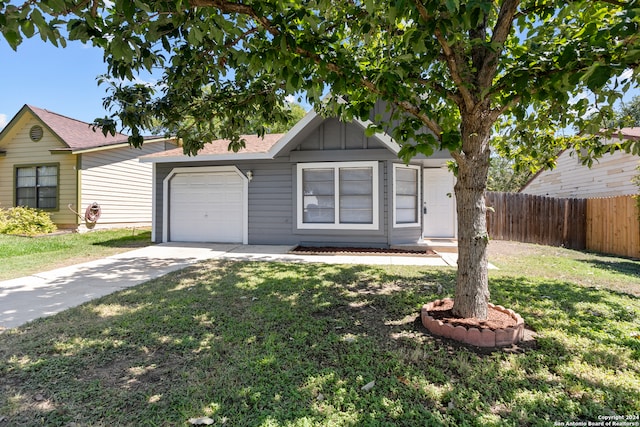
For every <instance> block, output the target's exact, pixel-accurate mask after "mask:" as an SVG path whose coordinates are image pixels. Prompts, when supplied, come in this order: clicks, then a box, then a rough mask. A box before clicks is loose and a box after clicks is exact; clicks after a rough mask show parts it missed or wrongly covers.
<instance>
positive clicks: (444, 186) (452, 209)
mask: <svg viewBox="0 0 640 427" xmlns="http://www.w3.org/2000/svg"><path fill="white" fill-rule="evenodd" d="M422 176H423V179H424V181H423V183H424V185H423V186H422V188H423V189H424V201H423V205H422V214H423V222H422V224H423V228H422V236H423V237H424V238H427V239H428V238H452V239H453V238H455V237H456V205H455V197H454V194H453V186H454V183H455V178H454V176H453V173H451V172H450V171H449V170H448V169H446V168H425V169H423V174H422Z"/></svg>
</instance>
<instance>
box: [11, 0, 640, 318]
mask: <svg viewBox="0 0 640 427" xmlns="http://www.w3.org/2000/svg"><path fill="white" fill-rule="evenodd" d="M0 27H1V28H2V33H3V34H4V36H5V38H6V40H7V41H8V42H9V43H10V44H11V45H12V46H13V47H17V46H18V45H19V43H20V41H21V39H22V37H23V36H27V37H30V36H32V35H34V34H35V33H39V34H40V36H41V37H42V38H43V39H44V40H50V41H53V42H54V43H55V42H60V41H61V40H62V39H64V38H68V39H78V40H81V41H83V42H87V43H93V44H94V45H96V46H99V47H101V48H103V49H104V52H105V59H106V62H107V64H108V79H109V80H110V82H111V84H112V93H111V94H110V95H109V97H108V98H107V100H106V102H107V103H109V104H110V105H112V106H114V108H115V109H114V115H113V116H112V117H109V118H106V119H104V120H102V121H100V124H101V125H103V126H105V129H107V130H112V129H113V127H114V126H115V125H116V124H117V123H121V124H122V125H123V126H125V127H127V128H129V129H130V131H131V132H132V139H131V142H132V143H134V144H139V142H140V137H139V136H140V134H141V132H142V130H143V128H144V127H145V126H147V125H148V124H149V123H150V121H151V120H152V119H153V118H157V119H160V120H161V121H162V122H164V123H166V124H167V127H169V128H173V127H175V126H179V123H178V122H179V120H184V119H185V118H187V120H186V121H187V122H190V123H195V126H192V127H191V128H190V129H181V130H179V131H178V135H179V136H182V137H183V138H184V143H185V145H184V147H185V150H186V151H187V152H189V153H196V152H197V151H198V149H200V148H201V147H202V145H203V144H204V143H206V142H207V141H209V140H211V139H213V138H214V137H225V138H229V139H230V140H231V148H237V147H239V146H241V145H242V141H241V139H240V138H239V137H238V130H239V129H242V128H243V126H245V125H246V123H245V122H246V117H247V116H249V115H252V116H256V117H259V120H258V122H259V123H269V122H271V121H280V120H285V119H286V116H287V112H286V108H285V107H284V105H285V104H284V102H283V100H284V99H285V97H286V96H289V95H292V94H303V95H300V96H306V98H307V100H308V101H309V102H310V103H311V104H313V105H315V106H316V108H318V109H319V110H320V111H321V112H323V113H326V114H336V115H339V116H340V117H342V118H344V119H349V118H352V117H360V118H364V119H368V118H369V113H370V111H371V110H372V107H373V105H374V103H375V102H376V101H378V100H382V101H384V102H385V103H386V104H387V105H388V107H389V114H387V115H382V116H378V117H375V120H374V121H373V124H372V125H371V126H370V131H371V132H373V131H385V130H386V131H388V132H390V133H391V135H392V136H393V137H394V138H395V140H396V141H397V142H398V143H399V144H400V145H401V147H402V150H401V151H400V156H401V157H402V158H403V159H405V160H409V159H410V158H412V157H413V156H415V155H416V154H418V153H423V154H426V155H429V154H431V153H433V151H434V150H436V149H444V150H448V151H449V152H450V153H451V156H452V157H453V159H454V160H455V170H456V173H457V183H456V186H455V193H456V201H457V206H458V232H459V236H458V245H459V246H458V249H459V252H458V253H459V258H458V274H457V286H456V291H455V307H454V310H455V313H456V315H458V316H461V317H478V318H485V317H486V315H487V302H488V299H489V289H488V279H487V251H486V248H487V243H488V236H487V231H486V222H485V221H486V217H485V213H486V212H485V201H484V191H485V188H486V183H487V171H488V169H489V158H490V142H491V138H492V135H493V134H499V135H518V139H517V140H518V141H522V145H523V147H535V146H536V143H538V144H539V141H538V142H536V140H535V138H534V136H535V134H536V130H537V129H552V130H553V129H562V128H565V127H567V126H569V125H572V124H573V125H576V124H577V125H578V126H579V127H580V128H582V129H583V130H586V131H588V130H589V128H587V127H585V126H586V123H581V122H582V121H583V120H584V119H583V118H584V117H588V116H589V114H588V113H589V107H590V104H593V103H597V105H599V106H602V105H612V102H613V101H614V100H615V99H617V97H618V96H619V94H620V92H621V91H623V90H625V89H627V88H628V87H629V86H630V85H631V84H633V82H634V80H637V78H638V74H637V72H636V71H635V70H636V69H637V67H638V64H639V63H640V5H639V4H638V1H637V0H601V1H597V0H589V1H579V0H572V1H559V0H521V1H519V0H491V1H487V0H472V1H467V2H462V1H460V0H298V1H296V0H266V1H265V0H262V1H258V0H235V1H232V0H175V1H168V0H164V1H155V0H136V1H129V0H115V1H110V2H105V1H102V0H88V1H78V0H55V1H54V0H51V1H42V2H40V1H28V2H25V3H24V4H22V5H21V6H17V7H14V6H11V5H8V4H7V3H6V2H5V1H0ZM60 28H61V29H60ZM157 68H159V69H160V70H161V72H162V79H161V82H160V83H161V84H160V85H159V86H157V88H156V89H155V90H154V88H151V87H148V86H141V85H136V84H134V83H127V82H126V81H127V80H131V79H133V78H134V77H135V75H136V73H137V72H138V71H141V70H154V69H157ZM628 70H633V73H632V74H631V76H630V77H627V78H626V79H621V78H620V76H621V75H622V74H623V73H624V72H625V71H627V74H626V75H627V76H628V75H629V73H628ZM327 90H330V95H329V96H328V97H325V94H326V93H327ZM587 94H588V96H587ZM602 111H605V112H606V111H607V109H602ZM213 118H217V119H219V120H215V121H214V120H213ZM212 123H216V124H215V125H213V124H212ZM498 125H499V126H498ZM256 132H257V133H261V132H264V129H262V128H258V129H256ZM514 140H516V139H515V138H514ZM581 148H587V150H582V152H594V153H597V152H598V145H597V143H592V144H586V143H585V142H584V141H583V142H582V143H581ZM625 148H631V149H635V150H636V151H637V146H636V147H632V146H629V147H625Z"/></svg>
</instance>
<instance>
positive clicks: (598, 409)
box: [0, 254, 640, 426]
mask: <svg viewBox="0 0 640 427" xmlns="http://www.w3.org/2000/svg"><path fill="white" fill-rule="evenodd" d="M511 256H512V257H513V259H512V260H511V261H513V264H515V265H517V262H516V261H517V258H518V257H526V256H525V255H518V254H512V255H511ZM596 258H597V260H599V261H601V262H603V263H609V262H611V261H612V260H613V259H612V258H607V257H596ZM496 259H497V258H496ZM506 259H507V258H501V260H500V261H494V262H495V263H496V264H497V265H498V266H499V267H500V268H501V269H500V270H498V271H492V273H491V279H490V280H491V289H492V292H493V293H492V299H493V301H494V302H495V303H498V304H503V305H505V306H508V307H512V308H514V309H515V310H516V311H518V312H519V313H520V314H522V315H523V317H524V318H525V320H526V322H527V324H528V325H529V326H531V327H532V328H533V329H535V331H536V332H537V334H538V337H537V341H536V342H534V343H527V344H525V345H522V346H520V347H519V348H514V349H509V350H501V351H494V352H488V351H477V350H476V349H474V348H471V347H466V346H461V345H456V344H454V343H452V342H451V341H448V340H443V339H438V338H434V337H432V336H430V335H429V334H428V333H427V332H426V331H425V329H424V328H423V327H422V325H421V324H420V322H419V320H418V313H419V310H420V307H421V305H422V304H423V303H425V302H427V301H429V300H432V299H435V298H441V297H445V296H450V295H452V292H453V286H454V273H455V270H453V269H449V268H423V267H380V266H375V267H373V266H372V267H369V266H339V265H321V264H279V263H256V262H221V261H210V262H207V263H203V264H198V265H196V266H193V267H190V268H188V269H185V270H182V271H180V272H175V273H172V274H169V275H167V276H165V277H163V278H160V279H157V280H154V281H151V282H147V283H145V284H143V285H140V286H137V287H135V288H131V289H127V290H125V291H122V292H120V293H117V294H113V295H111V296H107V297H104V298H101V299H99V300H96V301H94V302H91V303H87V304H85V305H83V306H80V307H77V308H74V309H71V310H68V311H65V312H63V313H61V314H59V315H56V316H53V317H50V318H47V319H42V320H38V321H35V322H33V323H31V324H28V325H26V326H24V327H22V328H19V329H15V330H8V331H6V332H5V333H4V334H0V426H1V425H12V426H13V425H18V426H19V425H61V426H66V425H72V424H71V423H75V424H73V425H76V426H85V425H87V426H89V425H90V426H107V425H130V426H139V425H149V426H174V425H179V426H185V425H190V423H189V420H190V419H195V418H201V417H208V420H211V421H212V422H213V425H216V426H222V425H225V426H247V425H249V426H254V425H256V426H327V425H334V426H361V425H369V426H382V425H387V426H396V425H406V426H429V425H447V426H460V425H478V426H486V425H512V426H527V425H549V426H552V425H554V423H559V422H564V423H567V422H569V421H572V422H582V421H584V422H585V425H586V423H587V422H589V421H591V422H595V421H598V420H599V419H602V417H613V416H618V415H619V416H629V417H633V416H637V415H638V414H639V413H640V339H639V338H638V334H639V333H640V300H639V299H638V297H637V296H633V295H631V294H629V293H622V292H619V291H616V292H611V291H608V290H606V289H602V287H599V288H596V287H592V286H590V285H589V284H588V283H582V284H580V283H577V281H576V279H575V277H576V276H575V274H571V272H570V271H569V272H567V274H566V275H564V276H563V277H562V278H561V279H558V280H556V279H551V278H548V277H547V276H546V275H545V274H542V273H544V270H545V269H544V268H543V266H540V267H539V268H536V269H534V270H530V271H528V273H527V276H523V275H521V269H510V267H509V266H508V265H506V264H504V260H506ZM548 261H549V262H559V260H557V259H556V256H555V255H548ZM575 262H576V263H578V264H576V265H581V264H580V263H582V261H575ZM619 262H626V260H619ZM629 262H630V263H631V266H630V267H629V266H628V267H629V269H618V270H616V271H615V272H611V273H610V274H609V275H607V276H606V280H611V281H614V282H615V283H616V286H617V287H618V288H628V289H633V288H635V289H637V288H638V286H640V279H639V273H640V266H638V263H637V262H634V261H629ZM595 265H598V264H592V266H590V267H589V268H596V267H595ZM538 270H543V271H538ZM605 270H610V269H605ZM536 271H537V272H536ZM580 274H581V273H580V272H578V277H580ZM578 281H579V280H578ZM200 421H204V419H201V420H200Z"/></svg>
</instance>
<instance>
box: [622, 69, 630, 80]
mask: <svg viewBox="0 0 640 427" xmlns="http://www.w3.org/2000/svg"><path fill="white" fill-rule="evenodd" d="M632 76H633V70H632V69H631V68H629V69H627V70H625V71H623V72H622V74H620V80H628V79H630V78H631V77H632Z"/></svg>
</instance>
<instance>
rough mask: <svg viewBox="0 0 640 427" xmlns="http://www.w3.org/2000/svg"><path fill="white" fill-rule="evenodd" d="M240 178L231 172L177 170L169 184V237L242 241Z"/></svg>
mask: <svg viewBox="0 0 640 427" xmlns="http://www.w3.org/2000/svg"><path fill="white" fill-rule="evenodd" d="M243 190H244V183H243V179H242V178H241V177H240V175H238V174H237V173H235V172H227V171H225V172H195V173H179V174H176V175H175V176H173V177H172V178H171V181H170V184H169V240H171V241H174V242H230V243H242V241H243V224H244V221H243V210H244V207H243V201H244V197H243Z"/></svg>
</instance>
